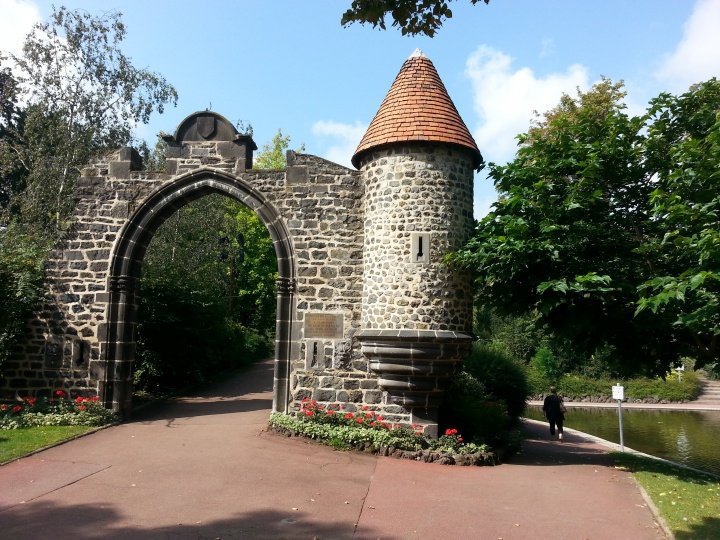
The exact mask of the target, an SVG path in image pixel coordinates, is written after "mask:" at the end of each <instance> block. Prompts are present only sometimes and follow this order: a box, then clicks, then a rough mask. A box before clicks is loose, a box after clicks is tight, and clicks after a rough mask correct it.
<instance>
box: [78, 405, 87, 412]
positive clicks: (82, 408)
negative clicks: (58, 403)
mask: <svg viewBox="0 0 720 540" xmlns="http://www.w3.org/2000/svg"><path fill="white" fill-rule="evenodd" d="M85 409H87V405H78V410H79V411H84V410H85Z"/></svg>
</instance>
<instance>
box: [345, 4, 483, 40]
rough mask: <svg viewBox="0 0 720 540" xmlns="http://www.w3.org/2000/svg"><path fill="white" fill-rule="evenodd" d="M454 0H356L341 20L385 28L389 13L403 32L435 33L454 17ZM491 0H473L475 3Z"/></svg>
mask: <svg viewBox="0 0 720 540" xmlns="http://www.w3.org/2000/svg"><path fill="white" fill-rule="evenodd" d="M451 1H452V0H353V2H352V5H351V7H350V9H348V10H347V11H346V12H345V13H344V14H343V16H342V20H341V21H340V22H341V24H343V25H344V26H347V25H349V24H352V23H354V22H359V23H360V24H366V23H370V24H372V26H373V28H377V27H378V26H379V27H380V28H382V29H383V30H385V29H386V27H385V17H386V16H387V15H388V14H389V15H390V17H392V20H393V22H392V26H397V27H399V28H400V31H401V32H402V34H403V35H407V34H410V35H411V36H415V35H417V34H424V35H426V36H428V37H433V36H434V35H435V32H437V31H438V30H439V29H440V27H441V26H442V25H443V22H445V20H446V19H450V18H452V16H453V14H452V10H451V9H450V6H449V3H450V2H451ZM479 2H485V3H486V4H489V3H490V0H470V3H471V4H473V5H475V4H477V3H479Z"/></svg>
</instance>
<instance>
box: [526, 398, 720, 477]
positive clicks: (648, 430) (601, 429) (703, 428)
mask: <svg viewBox="0 0 720 540" xmlns="http://www.w3.org/2000/svg"><path fill="white" fill-rule="evenodd" d="M622 415H623V442H624V443H625V446H626V447H628V448H632V449H633V450H637V451H638V452H643V453H645V454H650V455H651V456H656V457H660V458H663V459H667V460H670V461H674V462H676V463H681V464H683V465H686V466H688V467H692V468H694V469H699V470H702V471H707V472H710V473H713V474H716V475H720V411H668V410H657V409H629V408H623V410H622ZM527 417H528V418H532V419H533V420H543V421H544V418H543V416H542V409H541V408H540V407H537V406H530V407H528V411H527ZM565 426H567V427H568V428H572V429H577V430H579V431H583V432H585V433H589V434H590V435H595V436H596V437H600V438H601V439H605V440H607V441H611V442H614V443H618V444H619V443H620V428H619V424H618V409H617V407H615V408H611V409H601V408H591V407H586V408H583V407H575V406H573V407H568V412H567V413H566V414H565Z"/></svg>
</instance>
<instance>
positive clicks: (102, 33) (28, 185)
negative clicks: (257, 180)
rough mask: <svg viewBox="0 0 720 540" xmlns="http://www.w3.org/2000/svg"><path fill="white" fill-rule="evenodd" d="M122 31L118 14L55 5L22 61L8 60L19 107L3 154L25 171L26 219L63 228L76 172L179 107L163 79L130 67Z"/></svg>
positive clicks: (8, 124)
mask: <svg viewBox="0 0 720 540" xmlns="http://www.w3.org/2000/svg"><path fill="white" fill-rule="evenodd" d="M125 33H126V30H125V26H124V24H123V23H122V20H121V15H120V13H118V12H108V13H104V14H102V15H99V16H93V15H91V14H89V13H87V12H85V11H80V10H78V11H70V10H68V9H67V8H65V7H60V8H58V9H54V11H53V14H52V16H51V17H50V21H49V22H47V23H38V24H36V25H35V26H34V27H33V29H32V31H31V32H30V34H29V35H28V36H27V38H26V40H25V43H24V45H23V52H22V55H21V56H15V55H10V57H11V59H12V60H13V63H14V65H15V66H16V67H15V72H16V73H15V75H16V81H17V99H16V100H15V102H16V103H22V104H23V107H22V110H21V111H18V112H17V114H16V115H15V117H14V118H12V119H11V121H8V122H6V124H5V129H6V130H7V133H6V136H5V137H4V138H3V147H2V152H3V154H5V157H4V158H3V161H4V162H8V161H11V162H12V164H13V166H14V167H16V168H19V169H21V170H22V171H23V175H24V182H23V183H22V185H16V186H15V190H16V191H24V193H23V197H22V201H21V203H22V204H21V206H22V214H23V215H24V218H26V219H31V220H36V221H38V222H42V221H43V220H44V221H48V220H50V221H51V222H52V221H54V223H55V226H56V227H57V226H58V225H60V222H61V219H62V218H64V217H66V216H67V214H68V213H69V211H70V209H71V207H72V201H71V198H70V197H69V194H70V192H71V190H72V187H73V182H74V180H75V177H76V176H77V172H78V170H79V168H80V167H82V166H83V165H85V164H86V163H87V162H88V161H89V159H90V158H91V157H92V156H94V155H98V154H100V153H102V152H104V151H108V150H110V149H114V148H118V147H120V146H123V145H126V144H128V142H129V141H130V139H131V131H132V128H133V127H134V126H135V125H136V124H137V123H141V122H142V123H147V122H148V121H149V118H150V115H151V113H152V112H153V111H158V112H162V111H163V109H164V107H165V105H166V104H167V103H173V104H174V103H176V101H177V93H176V92H175V89H174V88H173V87H172V86H171V85H170V84H168V83H167V82H166V81H165V79H164V78H163V77H162V76H160V75H158V74H157V73H153V72H151V71H149V70H147V69H138V68H136V67H134V66H133V65H132V62H131V59H130V58H128V57H127V56H125V55H124V54H123V53H122V51H121V50H120V43H121V42H122V40H123V39H124V37H125ZM5 80H7V78H5ZM5 86H6V85H3V88H5Z"/></svg>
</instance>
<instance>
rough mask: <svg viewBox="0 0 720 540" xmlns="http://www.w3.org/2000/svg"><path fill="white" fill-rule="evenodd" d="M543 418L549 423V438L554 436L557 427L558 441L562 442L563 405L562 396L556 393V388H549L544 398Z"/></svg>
mask: <svg viewBox="0 0 720 540" xmlns="http://www.w3.org/2000/svg"><path fill="white" fill-rule="evenodd" d="M543 416H545V418H547V421H548V422H549V423H550V436H551V437H554V436H555V428H556V427H557V432H558V440H560V441H562V440H563V421H564V420H565V405H564V404H563V399H562V396H559V395H558V393H557V388H555V387H554V386H551V387H550V394H548V395H547V396H545V401H543Z"/></svg>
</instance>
